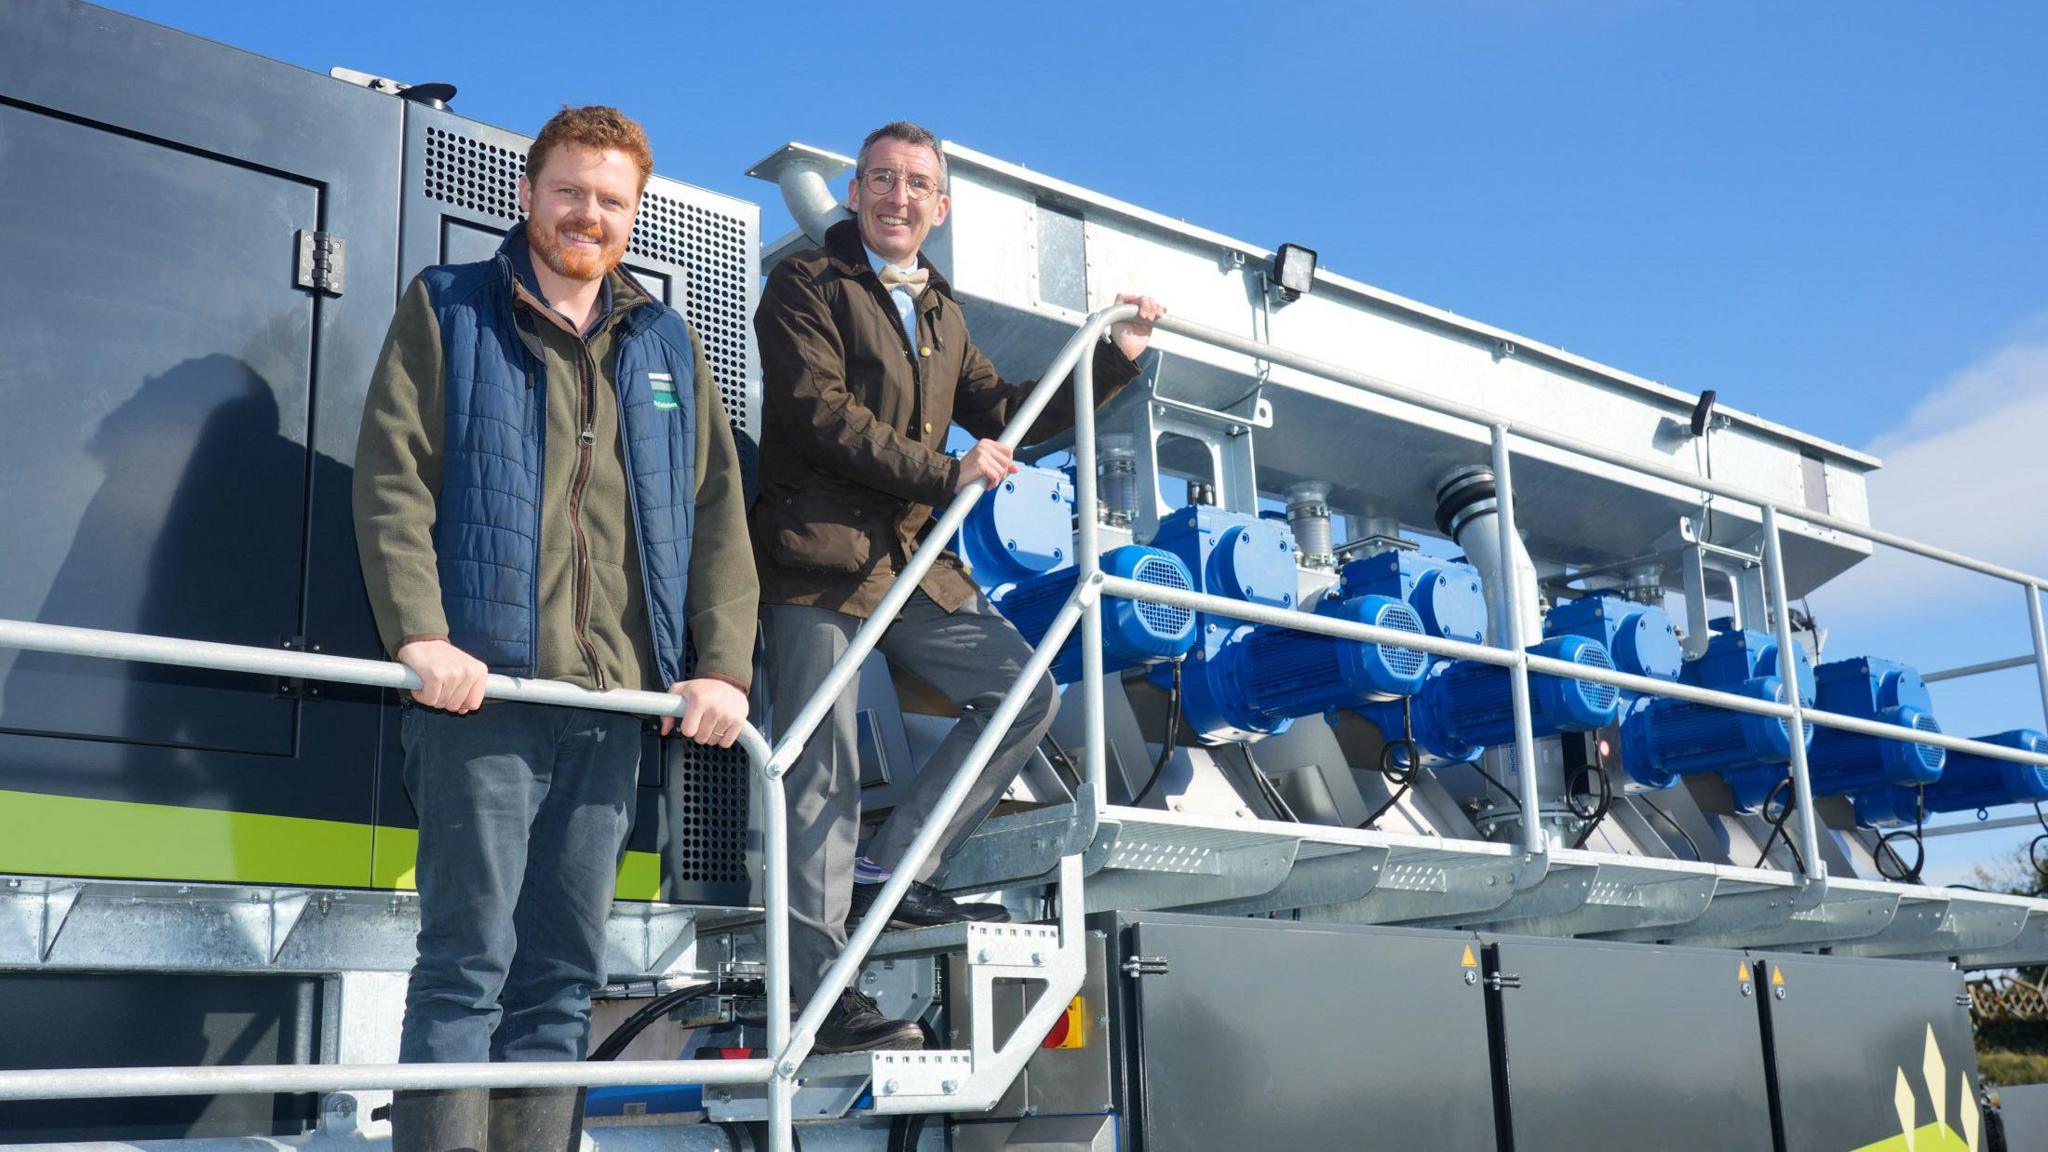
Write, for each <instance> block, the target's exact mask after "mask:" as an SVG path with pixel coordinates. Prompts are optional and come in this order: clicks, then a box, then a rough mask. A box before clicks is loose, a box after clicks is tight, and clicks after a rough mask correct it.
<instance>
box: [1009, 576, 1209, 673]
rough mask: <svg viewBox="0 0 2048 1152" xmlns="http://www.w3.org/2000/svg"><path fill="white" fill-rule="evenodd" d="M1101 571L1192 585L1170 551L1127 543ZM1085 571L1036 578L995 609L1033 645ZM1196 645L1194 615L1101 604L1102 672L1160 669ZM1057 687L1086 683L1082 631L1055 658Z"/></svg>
mask: <svg viewBox="0 0 2048 1152" xmlns="http://www.w3.org/2000/svg"><path fill="white" fill-rule="evenodd" d="M1102 570H1103V571H1104V572H1106V573H1108V574H1109V575H1111V576H1120V577H1123V578H1124V579H1127V580H1137V581H1140V582H1142V583H1146V584H1157V585H1160V586H1161V587H1165V588H1176V589H1180V590H1181V591H1186V590H1187V589H1188V588H1189V587H1190V586H1191V585H1192V584H1193V581H1192V580H1191V579H1190V578H1189V576H1188V569H1187V565H1185V564H1182V563H1181V562H1180V558H1179V557H1178V556H1175V555H1174V554H1173V553H1171V552H1162V551H1160V550H1159V549H1157V548H1147V547H1145V546H1144V545H1142V544H1127V545H1125V546H1124V547H1122V548H1112V549H1111V550H1109V551H1108V552H1105V553H1103V554H1102ZM1079 575H1080V569H1078V568H1076V567H1074V566H1073V565H1071V564H1069V565H1067V566H1065V567H1063V568H1060V569H1058V570H1056V571H1053V572H1048V573H1046V574H1044V575H1042V576H1034V577H1032V578H1030V579H1028V580H1025V581H1023V582H1021V583H1018V584H1016V585H1013V586H1011V587H1009V588H1007V589H1005V590H1004V591H1002V592H1001V593H1000V594H999V595H998V596H996V597H995V598H994V600H993V603H994V604H995V606H996V610H997V611H999V612H1001V613H1002V614H1003V615H1004V616H1005V617H1007V618H1008V619H1009V621H1010V623H1012V624H1015V625H1016V626H1017V631H1018V632H1020V633H1022V634H1023V636H1024V639H1026V640H1029V641H1030V642H1031V643H1032V644H1033V645H1034V646H1035V645H1036V644H1037V643H1038V642H1039V641H1040V640H1041V639H1043V638H1044V636H1045V632H1046V629H1047V628H1049V627H1051V626H1052V618H1053V617H1054V616H1057V615H1058V614H1059V610H1060V609H1061V608H1062V607H1063V606H1065V604H1066V602H1067V597H1069V596H1071V595H1073V592H1074V581H1075V580H1076V579H1078V577H1079ZM1194 643H1195V614H1194V613H1193V612H1191V611H1189V610H1188V609H1186V608H1176V607H1174V606H1172V605H1170V604H1151V603H1144V602H1140V601H1135V600H1123V599H1119V598H1117V597H1112V596H1105V597H1103V600H1102V667H1103V670H1104V671H1109V672H1115V671H1119V670H1122V669H1124V668H1131V667H1135V666H1137V665H1140V664H1157V663H1159V662H1161V661H1166V660H1176V659H1179V658H1180V657H1182V656H1185V655H1187V654H1188V650H1189V649H1190V648H1192V647H1194ZM1051 671H1052V678H1053V680H1054V682H1055V683H1059V684H1071V683H1073V682H1074V681H1076V680H1079V679H1080V678H1081V630H1080V629H1079V628H1076V629H1074V631H1073V632H1072V633H1071V634H1070V635H1068V637H1067V640H1066V643H1064V644H1062V645H1061V646H1060V650H1059V654H1058V655H1056V656H1054V657H1053V662H1052V670H1051Z"/></svg>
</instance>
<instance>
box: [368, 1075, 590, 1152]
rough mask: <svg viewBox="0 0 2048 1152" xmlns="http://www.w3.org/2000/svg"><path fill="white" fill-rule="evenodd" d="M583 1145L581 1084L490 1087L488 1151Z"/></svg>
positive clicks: (559, 1150)
mask: <svg viewBox="0 0 2048 1152" xmlns="http://www.w3.org/2000/svg"><path fill="white" fill-rule="evenodd" d="M582 1145H583V1090H582V1089H581V1088H494V1089H492V1090H491V1146H490V1148H489V1149H488V1150H487V1152H577V1149H579V1148H580V1147H582ZM393 1152H397V1150H396V1149H394V1150H393Z"/></svg>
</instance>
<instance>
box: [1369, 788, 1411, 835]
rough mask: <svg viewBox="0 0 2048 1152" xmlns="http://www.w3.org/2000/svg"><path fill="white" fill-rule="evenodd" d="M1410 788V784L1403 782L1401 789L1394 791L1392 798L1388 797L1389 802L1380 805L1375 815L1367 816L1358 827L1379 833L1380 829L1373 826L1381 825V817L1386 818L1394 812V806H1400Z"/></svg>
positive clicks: (1375, 810)
mask: <svg viewBox="0 0 2048 1152" xmlns="http://www.w3.org/2000/svg"><path fill="white" fill-rule="evenodd" d="M1408 788H1409V785H1408V783H1407V782H1406V781H1403V782H1402V784H1401V786H1400V787H1399V788H1396V789H1394V794H1393V795H1392V796H1389V797H1387V802H1386V803H1385V804H1382V805H1380V806H1379V807H1378V808H1376V809H1374V810H1373V814H1372V815H1370V816H1367V817H1366V818H1365V819H1364V820H1362V821H1360V822H1359V825H1358V826H1359V827H1360V828H1363V829H1365V830H1366V831H1368V832H1376V831H1378V829H1377V828H1374V827H1373V825H1375V824H1377V823H1379V819H1380V817H1382V816H1385V815H1386V814H1387V813H1388V812H1391V811H1393V809H1394V805H1396V804H1399V803H1400V802H1401V797H1403V796H1406V795H1407V794H1408Z"/></svg>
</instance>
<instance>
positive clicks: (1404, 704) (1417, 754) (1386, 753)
mask: <svg viewBox="0 0 2048 1152" xmlns="http://www.w3.org/2000/svg"><path fill="white" fill-rule="evenodd" d="M1396 751H1400V752H1403V753H1405V754H1406V760H1407V762H1406V763H1405V764H1399V765H1397V764H1395V763H1394V753H1395V752H1396ZM1421 766H1422V750H1421V749H1420V748H1418V747H1417V746H1416V744H1415V697H1413V696H1403V697H1401V738H1400V739H1398V740H1389V741H1387V742H1386V743H1385V744H1382V745H1381V746H1380V775H1382V776H1385V777H1386V778H1387V780H1388V781H1389V782H1390V783H1394V784H1402V785H1405V784H1407V783H1408V782H1409V781H1410V780H1413V779H1415V772H1416V770H1417V769H1418V768H1420V767H1421Z"/></svg>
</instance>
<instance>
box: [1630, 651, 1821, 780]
mask: <svg viewBox="0 0 2048 1152" xmlns="http://www.w3.org/2000/svg"><path fill="white" fill-rule="evenodd" d="M1719 690H1720V691H1724V692H1730V693H1733V694H1734V695H1737V696H1748V697H1750V698H1751V699H1755V700H1768V701H1770V702H1772V703H1774V704H1785V703H1789V701H1788V699H1787V694H1786V692H1785V682H1784V681H1783V680H1780V679H1779V678H1777V677H1776V676H1757V677H1753V678H1751V679H1748V680H1745V681H1743V682H1742V683H1740V684H1735V685H1732V686H1726V687H1722V688H1720V689H1719ZM1806 738H1807V740H1808V741H1811V740H1812V739H1813V729H1811V728H1808V729H1807V730H1806ZM1791 758H1792V728H1791V725H1790V724H1789V723H1788V722H1786V721H1784V720H1781V719H1779V718H1778V717H1776V716H1759V715H1757V714H1755V713H1753V712H1735V711H1731V710H1729V709H1727V708H1716V707H1713V706H1712V705H1708V704H1695V703H1693V702H1691V701H1689V700H1673V699H1670V698H1658V699H1654V700H1645V701H1643V702H1642V704H1640V705H1639V706H1638V707H1637V708H1636V710H1635V711H1633V712H1631V713H1630V714H1629V716H1628V717H1627V718H1626V719H1625V720H1623V721H1622V724H1621V762H1622V764H1623V766H1624V767H1626V768H1627V770H1628V774H1629V777H1630V778H1631V779H1633V780H1634V781H1636V783H1638V784H1641V785H1644V786H1645V787H1649V788H1669V787H1670V786H1671V785H1673V784H1676V783H1677V782H1678V778H1679V777H1680V776H1691V775H1695V774H1698V773H1702V772H1734V771H1741V770H1743V769H1747V768H1760V767H1764V766H1767V765H1774V764H1784V763H1786V762H1787V761H1789V760H1790V759H1791Z"/></svg>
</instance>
